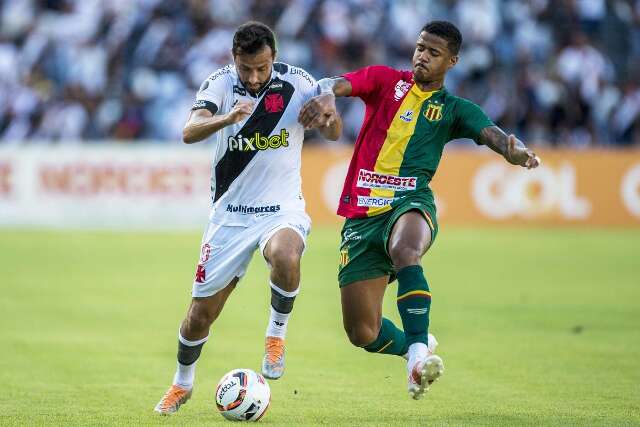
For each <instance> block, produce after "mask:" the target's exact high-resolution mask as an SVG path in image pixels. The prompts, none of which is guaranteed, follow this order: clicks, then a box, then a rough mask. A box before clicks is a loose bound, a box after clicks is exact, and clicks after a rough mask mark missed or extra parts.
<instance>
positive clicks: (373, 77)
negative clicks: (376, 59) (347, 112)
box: [342, 65, 398, 102]
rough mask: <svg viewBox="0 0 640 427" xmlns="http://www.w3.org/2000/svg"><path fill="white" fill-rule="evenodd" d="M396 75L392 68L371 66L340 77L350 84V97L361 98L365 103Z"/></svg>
mask: <svg viewBox="0 0 640 427" xmlns="http://www.w3.org/2000/svg"><path fill="white" fill-rule="evenodd" d="M395 74H398V72H397V71H396V70H394V69H393V68H390V67H387V66H384V65H371V66H369V67H364V68H361V69H359V70H356V71H352V72H350V73H346V74H343V75H342V77H344V78H345V79H347V80H349V83H351V95H349V96H357V97H359V98H362V100H364V101H365V102H367V100H369V99H372V98H373V97H374V96H375V95H376V94H377V93H378V92H379V91H380V89H381V88H382V87H383V85H384V83H385V82H387V81H388V80H389V78H390V77H393V76H395Z"/></svg>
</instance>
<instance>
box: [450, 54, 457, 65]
mask: <svg viewBox="0 0 640 427" xmlns="http://www.w3.org/2000/svg"><path fill="white" fill-rule="evenodd" d="M457 63H458V55H452V56H451V57H450V58H449V68H452V67H453V66H455V65H456V64H457Z"/></svg>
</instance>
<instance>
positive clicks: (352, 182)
mask: <svg viewBox="0 0 640 427" xmlns="http://www.w3.org/2000/svg"><path fill="white" fill-rule="evenodd" d="M343 77H344V78H345V79H347V80H349V82H350V83H351V96H358V97H360V98H361V99H362V100H363V101H364V102H365V104H366V111H365V116H364V120H363V122H362V127H361V128H360V133H359V134H358V138H357V140H356V144H355V148H354V150H353V155H352V157H351V162H350V163H349V170H348V171H347V177H346V178H345V181H344V187H343V189H342V195H341V196H340V203H339V205H338V215H341V216H344V217H347V218H355V217H361V216H366V215H367V210H368V207H367V206H358V200H357V199H358V196H368V195H369V194H370V192H371V189H369V188H360V187H358V186H357V183H358V173H359V172H360V169H365V170H368V171H372V170H374V167H375V164H376V160H377V159H378V155H379V154H380V150H381V148H382V146H383V145H384V142H385V139H386V137H387V131H388V130H389V126H390V125H391V122H392V121H393V119H394V117H395V115H396V113H397V111H398V108H400V105H401V104H402V101H403V99H404V98H405V97H406V96H407V94H408V93H409V91H410V90H411V87H412V86H413V78H412V73H411V72H410V71H399V70H394V69H393V68H389V67H385V66H380V65H374V66H371V67H365V68H363V69H360V70H357V71H354V72H352V73H347V74H345V75H343Z"/></svg>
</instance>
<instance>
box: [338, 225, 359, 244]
mask: <svg viewBox="0 0 640 427" xmlns="http://www.w3.org/2000/svg"><path fill="white" fill-rule="evenodd" d="M342 239H343V240H342V241H343V242H348V241H349V240H360V239H362V236H360V234H358V232H357V231H353V230H352V229H350V228H347V229H346V230H344V233H342Z"/></svg>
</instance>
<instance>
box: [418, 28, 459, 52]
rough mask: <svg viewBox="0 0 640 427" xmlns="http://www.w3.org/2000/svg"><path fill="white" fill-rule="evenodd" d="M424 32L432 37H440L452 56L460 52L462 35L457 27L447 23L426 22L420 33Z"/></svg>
mask: <svg viewBox="0 0 640 427" xmlns="http://www.w3.org/2000/svg"><path fill="white" fill-rule="evenodd" d="M423 31H424V32H426V33H429V34H433V35H434V36H438V37H441V38H443V39H445V40H446V41H447V47H448V48H449V51H450V52H451V53H452V54H453V55H457V54H458V52H460V46H461V45H462V34H460V30H458V27H456V26H455V25H453V24H452V23H451V22H448V21H431V22H428V23H427V24H426V25H425V26H424V27H422V30H420V32H423Z"/></svg>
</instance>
